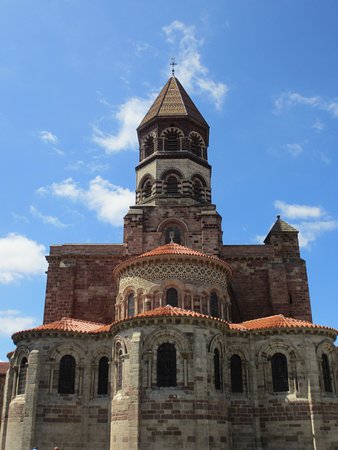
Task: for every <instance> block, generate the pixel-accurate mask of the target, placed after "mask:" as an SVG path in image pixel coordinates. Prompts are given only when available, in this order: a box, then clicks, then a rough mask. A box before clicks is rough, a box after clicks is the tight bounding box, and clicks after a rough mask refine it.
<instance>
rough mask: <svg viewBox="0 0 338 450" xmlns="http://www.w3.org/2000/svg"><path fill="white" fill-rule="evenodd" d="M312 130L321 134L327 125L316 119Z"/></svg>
mask: <svg viewBox="0 0 338 450" xmlns="http://www.w3.org/2000/svg"><path fill="white" fill-rule="evenodd" d="M312 128H313V129H315V130H316V131H317V133H320V132H321V131H323V130H324V128H325V123H324V122H323V121H321V120H320V119H316V120H315V121H314V123H313V125H312Z"/></svg>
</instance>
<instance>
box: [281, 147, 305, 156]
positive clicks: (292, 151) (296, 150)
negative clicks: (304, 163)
mask: <svg viewBox="0 0 338 450" xmlns="http://www.w3.org/2000/svg"><path fill="white" fill-rule="evenodd" d="M284 147H285V148H286V150H287V151H288V152H289V153H290V155H292V156H293V157H294V158H297V156H299V155H300V154H301V153H303V147H302V145H300V144H286V145H285V146H284Z"/></svg>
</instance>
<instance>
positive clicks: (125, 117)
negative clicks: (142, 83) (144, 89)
mask: <svg viewBox="0 0 338 450" xmlns="http://www.w3.org/2000/svg"><path fill="white" fill-rule="evenodd" d="M153 100H154V96H153V95H150V96H148V97H147V98H139V97H131V98H129V99H128V100H127V101H126V102H125V103H123V104H122V105H120V107H119V109H118V112H117V113H116V114H115V115H114V119H116V120H117V122H118V124H119V127H118V131H117V132H116V133H115V134H111V133H107V132H104V131H102V130H101V129H100V128H99V127H98V126H93V136H92V139H93V141H94V142H95V143H96V144H97V145H99V146H100V147H102V148H103V149H104V150H105V151H106V153H108V154H111V153H117V152H120V151H121V150H128V149H131V148H132V149H135V148H137V146H138V140H137V134H136V128H137V127H138V126H139V124H140V122H141V120H142V119H143V117H144V116H145V114H146V113H147V111H148V109H149V108H150V106H151V103H152V102H153Z"/></svg>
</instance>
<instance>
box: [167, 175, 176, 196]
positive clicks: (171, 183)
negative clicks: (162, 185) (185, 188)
mask: <svg viewBox="0 0 338 450" xmlns="http://www.w3.org/2000/svg"><path fill="white" fill-rule="evenodd" d="M177 193H178V182H177V178H176V177H175V176H174V175H170V176H169V177H168V178H167V194H169V195H175V194H177Z"/></svg>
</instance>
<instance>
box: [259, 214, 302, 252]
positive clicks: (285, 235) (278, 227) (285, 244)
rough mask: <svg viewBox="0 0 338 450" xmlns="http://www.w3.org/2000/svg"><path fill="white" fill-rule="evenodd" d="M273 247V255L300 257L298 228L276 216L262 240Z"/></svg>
mask: <svg viewBox="0 0 338 450" xmlns="http://www.w3.org/2000/svg"><path fill="white" fill-rule="evenodd" d="M264 244H266V245H273V246H274V247H275V255H276V256H279V257H281V258H282V259H292V258H300V251H299V241H298V230H296V229H295V228H293V227H292V226H291V225H289V224H288V223H287V222H285V221H284V220H282V219H281V218H280V215H278V216H277V220H276V222H275V223H274V225H273V226H272V228H271V230H270V231H269V233H268V235H267V236H266V238H265V240H264Z"/></svg>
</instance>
